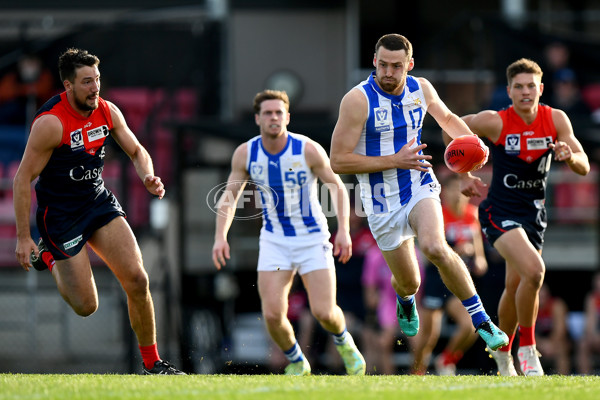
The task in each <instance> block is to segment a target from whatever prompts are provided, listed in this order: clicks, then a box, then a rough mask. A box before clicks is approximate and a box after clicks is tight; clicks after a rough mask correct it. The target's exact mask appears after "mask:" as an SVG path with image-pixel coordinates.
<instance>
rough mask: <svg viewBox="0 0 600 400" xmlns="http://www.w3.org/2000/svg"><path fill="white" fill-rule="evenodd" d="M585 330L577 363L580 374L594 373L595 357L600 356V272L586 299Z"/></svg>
mask: <svg viewBox="0 0 600 400" xmlns="http://www.w3.org/2000/svg"><path fill="white" fill-rule="evenodd" d="M584 311H585V328H584V331H583V336H582V337H581V339H580V340H579V347H578V349H577V353H578V354H577V362H578V367H579V373H581V374H584V375H588V374H590V373H592V369H593V365H594V362H593V360H594V355H595V356H598V354H600V272H596V273H595V274H594V278H593V280H592V290H591V292H590V293H588V295H587V296H586V298H585V308H584Z"/></svg>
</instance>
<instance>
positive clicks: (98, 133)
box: [87, 125, 108, 142]
mask: <svg viewBox="0 0 600 400" xmlns="http://www.w3.org/2000/svg"><path fill="white" fill-rule="evenodd" d="M107 136H108V126H106V125H102V126H99V127H97V128H94V129H90V130H89V131H87V137H88V142H93V141H94V140H99V139H104V138H105V137H107Z"/></svg>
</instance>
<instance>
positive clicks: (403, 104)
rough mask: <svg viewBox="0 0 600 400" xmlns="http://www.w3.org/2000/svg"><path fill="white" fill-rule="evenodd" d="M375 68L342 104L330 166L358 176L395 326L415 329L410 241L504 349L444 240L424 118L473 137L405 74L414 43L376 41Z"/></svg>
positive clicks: (422, 82)
mask: <svg viewBox="0 0 600 400" xmlns="http://www.w3.org/2000/svg"><path fill="white" fill-rule="evenodd" d="M373 66H374V67H375V71H374V72H373V73H372V74H371V75H370V76H369V77H368V78H367V79H366V80H365V81H363V82H361V83H360V84H358V85H357V86H356V87H354V88H353V89H351V90H350V91H349V92H348V93H347V94H346V95H345V96H344V98H343V99H342V102H341V104H340V110H339V118H338V121H337V124H336V126H335V129H334V131H333V137H332V141H331V165H332V168H333V170H334V171H335V172H337V173H340V174H356V176H357V179H358V182H359V184H360V185H361V199H362V202H363V207H364V209H365V212H366V214H367V219H368V222H369V227H370V228H371V232H372V233H373V237H374V238H375V240H376V241H377V245H378V246H379V248H380V249H381V251H382V253H383V256H384V258H385V260H386V262H387V264H388V266H389V268H390V270H391V271H392V279H391V283H392V286H393V287H394V290H395V291H396V298H397V303H396V304H397V307H396V310H397V311H396V314H397V317H398V323H399V325H400V328H401V329H402V331H403V332H404V333H405V334H406V335H407V336H415V335H416V334H417V332H418V331H419V316H418V313H417V309H416V304H415V294H416V293H417V291H418V290H419V286H420V284H421V275H420V271H419V264H418V262H417V257H416V254H415V243H414V237H415V236H416V237H417V238H418V242H419V246H420V248H421V251H422V252H423V254H424V255H425V256H426V257H427V258H428V259H429V260H430V261H431V262H432V263H433V264H434V265H435V266H436V267H437V268H438V270H439V272H440V275H441V277H442V280H443V281H444V284H445V285H446V286H447V287H448V289H450V291H451V292H452V293H453V294H454V295H455V296H456V297H458V298H459V299H460V300H461V302H462V304H463V305H464V307H465V308H466V309H467V311H468V312H469V315H470V316H471V319H472V322H473V325H474V327H475V329H476V330H477V332H478V333H479V335H480V336H481V337H482V338H483V339H484V341H485V342H486V344H487V345H488V346H489V347H491V348H498V347H500V346H504V345H505V344H507V343H508V337H507V336H506V335H505V334H504V332H501V331H500V330H499V329H498V328H497V327H496V326H495V325H494V324H493V323H492V321H491V320H490V317H489V316H488V314H487V313H486V312H485V309H484V307H483V304H482V303H481V299H480V298H479V296H478V295H477V292H476V290H475V285H474V284H473V280H472V279H471V276H470V275H469V272H468V270H467V267H466V266H465V263H464V262H463V261H462V259H461V258H460V256H459V255H458V254H456V252H455V251H454V250H452V248H451V247H450V246H449V245H448V243H447V242H446V238H445V234H444V220H443V216H442V208H441V205H440V196H439V192H440V186H439V183H438V181H437V179H436V177H435V175H434V173H433V171H432V170H431V164H430V163H429V162H428V161H427V160H429V159H431V156H428V155H424V154H423V149H424V148H425V147H426V145H425V144H422V143H421V130H422V127H423V120H424V118H425V113H426V112H429V113H430V114H431V116H433V118H434V119H435V120H436V122H437V123H438V124H439V125H440V126H441V127H442V128H443V129H444V130H446V131H448V132H450V135H451V136H452V137H453V138H456V137H459V136H463V135H472V134H473V133H472V132H471V131H470V130H469V128H468V127H467V125H466V124H465V123H464V122H463V121H462V120H461V119H460V118H459V117H458V116H457V115H456V114H454V113H452V112H451V111H450V110H449V109H448V107H446V105H445V104H444V102H443V101H442V100H441V99H440V97H439V96H438V94H437V92H436V91H435V89H434V88H433V86H432V85H431V83H430V82H429V81H428V80H426V79H424V78H415V77H412V76H409V75H408V72H409V71H411V70H412V69H413V67H414V60H413V58H412V44H411V43H410V42H409V41H408V40H407V39H406V38H405V37H404V36H402V35H398V34H388V35H384V36H382V37H381V38H380V39H379V41H378V42H377V44H376V45H375V56H374V58H373Z"/></svg>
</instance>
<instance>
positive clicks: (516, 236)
mask: <svg viewBox="0 0 600 400" xmlns="http://www.w3.org/2000/svg"><path fill="white" fill-rule="evenodd" d="M506 77H507V80H508V86H507V91H508V96H509V97H510V98H511V100H512V105H511V106H510V107H509V108H507V109H505V110H502V111H498V112H497V111H492V110H485V111H481V112H479V113H478V114H470V115H466V116H464V117H463V120H464V121H465V122H466V123H467V125H468V126H469V128H471V130H472V131H473V132H475V133H476V134H477V135H479V136H480V137H482V138H487V139H488V140H489V142H490V143H491V145H492V146H491V152H492V160H493V175H492V182H491V186H490V188H489V192H488V196H487V198H486V199H485V200H484V201H483V202H482V203H481V204H480V206H479V220H480V222H481V226H482V229H483V231H484V233H485V235H486V236H487V238H488V240H489V242H490V243H491V244H492V245H493V246H494V247H495V248H496V249H497V250H498V252H499V253H500V255H501V256H502V257H503V258H504V260H505V261H506V278H505V289H504V292H503V293H502V297H501V298H500V303H499V305H498V318H499V325H500V328H501V329H502V330H503V331H505V332H507V333H508V334H509V337H510V343H509V344H508V345H507V346H504V347H502V348H500V349H498V350H497V351H493V349H490V350H491V355H492V356H493V357H494V359H495V360H496V363H497V365H498V371H499V372H500V374H501V375H516V374H517V372H516V370H515V367H514V364H513V360H512V356H511V352H510V350H511V346H512V343H513V340H514V337H515V334H516V330H517V325H518V327H519V337H520V339H519V350H518V353H517V355H518V358H519V363H520V365H521V370H522V372H523V374H525V375H543V374H544V371H543V369H542V366H541V365H540V361H539V356H538V352H537V349H536V345H535V321H536V317H537V313H538V307H539V300H538V294H539V290H540V287H541V286H542V283H543V281H544V274H545V270H546V268H545V265H544V261H543V260H542V256H541V253H542V246H543V243H544V232H545V230H546V225H547V218H546V208H545V206H544V201H545V197H546V185H547V180H548V172H549V170H550V163H551V162H552V158H553V155H554V159H555V160H556V161H560V162H565V163H566V164H567V165H568V166H569V168H570V169H571V170H572V171H573V172H575V173H577V174H579V175H586V174H587V173H588V172H589V170H590V164H589V162H588V157H587V155H586V154H585V152H584V151H583V148H582V147H581V144H580V143H579V141H578V140H577V138H576V137H575V135H574V134H573V128H572V126H571V122H570V120H569V118H568V117H567V115H566V114H565V113H564V112H563V111H561V110H558V109H555V108H551V107H548V106H546V105H542V104H540V103H539V101H540V96H541V95H542V92H543V90H544V84H543V83H542V70H541V68H540V67H539V65H538V64H537V63H535V62H534V61H532V60H529V59H524V58H523V59H520V60H517V61H515V62H514V63H512V64H510V65H509V66H508V68H507V69H506ZM444 140H445V141H446V143H448V142H449V141H450V138H449V137H448V136H447V135H445V138H444ZM461 176H462V178H463V179H462V181H461V188H462V192H463V193H464V194H465V195H467V196H481V193H482V190H483V189H484V188H485V186H486V185H485V184H484V183H483V182H482V181H481V179H480V178H478V177H476V176H473V175H471V174H470V173H466V174H461Z"/></svg>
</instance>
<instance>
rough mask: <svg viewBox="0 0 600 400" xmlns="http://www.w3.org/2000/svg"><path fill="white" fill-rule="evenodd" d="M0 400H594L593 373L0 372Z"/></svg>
mask: <svg viewBox="0 0 600 400" xmlns="http://www.w3.org/2000/svg"><path fill="white" fill-rule="evenodd" d="M0 399H2V400H4V399H28V400H35V399H50V400H51V399H61V400H79V399H81V400H94V399H109V400H110V399H127V400H130V399H140V400H143V399H144V400H145V399H164V400H171V399H190V400H191V399H194V400H197V399H211V400H212V399H228V400H231V399H246V400H247V399H260V400H271V399H286V400H288V399H289V400H295V399H299V400H334V399H343V400H354V399H398V400H400V399H407V400H408V399H410V400H419V399H427V400H430V399H443V400H467V399H481V400H538V399H539V400H552V399H560V400H568V399H577V400H587V399H590V400H592V399H594V400H597V399H600V377H598V376H568V377H563V376H544V377H537V378H525V377H495V376H469V375H463V376H455V377H441V376H410V375H396V376H362V377H352V376H329V375H314V376H308V377H288V376H282V375H188V376H141V375H25V374H0Z"/></svg>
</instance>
